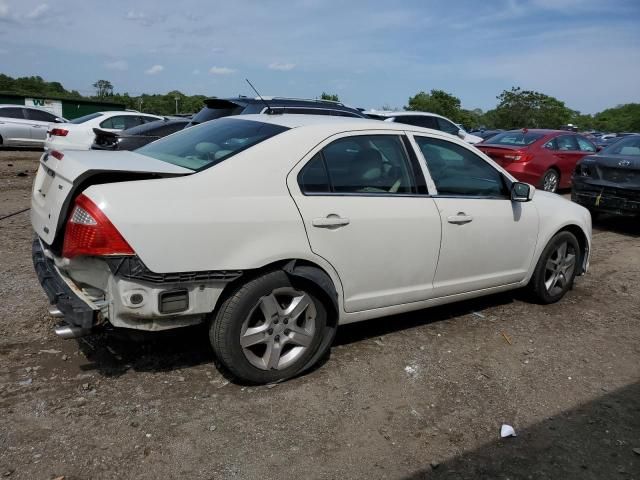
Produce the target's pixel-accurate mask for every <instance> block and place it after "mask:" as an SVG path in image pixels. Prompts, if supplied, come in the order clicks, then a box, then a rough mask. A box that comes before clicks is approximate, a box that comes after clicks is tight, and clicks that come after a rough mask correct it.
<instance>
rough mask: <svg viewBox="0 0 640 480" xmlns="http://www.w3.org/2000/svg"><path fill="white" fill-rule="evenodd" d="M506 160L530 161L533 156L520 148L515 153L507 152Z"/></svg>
mask: <svg viewBox="0 0 640 480" xmlns="http://www.w3.org/2000/svg"><path fill="white" fill-rule="evenodd" d="M504 158H505V160H511V161H512V162H528V161H529V160H531V158H532V156H531V155H530V154H528V153H527V152H526V151H524V150H518V151H516V152H513V153H507V154H505V156H504Z"/></svg>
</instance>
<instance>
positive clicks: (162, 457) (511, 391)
mask: <svg viewBox="0 0 640 480" xmlns="http://www.w3.org/2000/svg"><path fill="white" fill-rule="evenodd" d="M38 155H39V154H38V153H37V152H22V151H2V152H0V199H1V202H0V217H1V216H3V215H6V214H8V213H11V212H14V211H17V210H20V209H22V208H26V207H28V197H29V189H30V186H31V182H32V180H33V172H34V170H35V168H36V166H37V158H38ZM21 173H26V176H18V174H21ZM31 235H32V233H31V229H30V226H29V218H28V213H21V214H18V215H15V216H13V217H11V218H7V219H4V220H1V221H0V238H1V239H2V243H1V244H0V255H1V258H2V261H1V262H0V296H1V298H2V299H3V302H2V304H0V478H9V479H30V480H31V479H53V478H57V477H61V476H64V478H65V479H66V480H69V479H88V478H92V479H113V478H136V479H157V478H189V479H192V478H193V479H228V478H229V479H231V478H234V479H271V478H282V477H284V476H287V477H291V478H322V479H338V478H340V479H352V478H353V479H355V478H371V479H378V478H381V479H382V478H386V479H422V478H446V479H454V478H455V479H466V478H468V479H478V478H487V479H494V478H505V479H506V478H510V479H514V478H533V479H541V478H550V479H581V480H582V479H609V478H614V479H618V478H619V479H640V342H639V339H640V327H639V321H640V308H639V307H640V295H639V294H638V285H639V284H640V239H639V236H640V224H639V223H638V220H630V219H606V218H605V219H603V220H602V221H601V222H600V223H598V224H596V225H595V231H594V243H593V257H592V265H591V271H590V273H589V274H588V275H587V276H586V277H584V278H581V279H579V280H578V281H577V282H576V286H575V288H574V290H573V291H572V292H570V293H569V294H568V295H567V297H566V298H565V299H563V300H562V301H561V302H560V303H558V304H555V305H550V306H539V305H532V304H529V303H527V302H525V301H523V300H521V299H520V298H519V295H518V294H517V293H516V294H508V295H498V296H492V297H488V298H484V299H480V300H476V301H472V302H464V303H460V304H456V305H452V306H447V307H439V308H433V309H430V310H423V311H420V312H416V313H412V314H408V315H400V316H395V317H388V318H385V319H380V320H374V321H370V322H365V323H361V324H355V325H349V326H345V327H343V328H341V330H340V331H339V334H338V338H337V342H336V345H335V346H334V347H333V349H332V352H331V356H330V358H329V359H328V360H327V361H326V362H325V363H324V364H323V365H321V366H320V367H319V368H317V369H315V370H314V371H312V372H310V373H308V374H307V375H305V376H303V377H301V378H297V379H294V380H291V381H289V382H287V383H285V384H280V385H278V386H276V387H273V388H268V387H258V388H256V387H242V386H237V385H234V384H230V383H228V381H227V380H226V379H225V378H224V377H223V376H222V375H220V374H219V373H218V371H217V370H216V368H215V366H214V364H213V356H212V353H211V351H210V348H209V346H208V344H207V342H206V336H205V335H203V331H202V330H201V329H190V330H183V331H176V332H170V333H165V334H156V335H144V336H141V338H139V339H137V341H132V340H131V339H125V338H122V337H120V336H114V335H113V334H111V335H107V334H102V335H99V336H93V337H89V338H86V339H81V340H79V341H74V340H67V341H65V340H61V339H59V338H57V337H56V336H55V335H54V334H53V331H52V326H53V325H54V321H53V319H51V318H50V317H49V316H48V315H47V301H46V297H45V295H44V293H43V292H42V291H41V289H40V286H39V285H38V282H37V279H36V277H35V275H34V273H33V269H32V265H31V258H30V257H31V253H30V247H31V242H30V240H31ZM503 423H507V424H510V425H513V426H514V428H515V430H516V432H517V434H518V436H517V437H515V438H507V439H500V438H499V431H500V426H501V424H503ZM634 449H635V451H634Z"/></svg>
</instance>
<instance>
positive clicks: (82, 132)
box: [44, 111, 164, 150]
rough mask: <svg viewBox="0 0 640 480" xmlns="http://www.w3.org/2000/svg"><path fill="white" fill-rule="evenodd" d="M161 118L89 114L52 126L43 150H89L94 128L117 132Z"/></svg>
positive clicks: (115, 112)
mask: <svg viewBox="0 0 640 480" xmlns="http://www.w3.org/2000/svg"><path fill="white" fill-rule="evenodd" d="M163 118H164V117H159V116H158V115H150V114H148V113H139V112H126V111H112V112H96V113H90V114H89V115H85V116H84V117H79V118H76V119H74V120H71V121H70V122H69V123H59V124H56V125H53V126H52V128H50V129H49V131H48V132H47V138H46V140H45V144H44V148H45V150H89V149H91V145H92V144H93V140H94V138H95V133H94V131H93V129H94V128H99V129H101V130H105V131H108V132H119V131H120V130H126V129H128V128H133V127H137V126H138V125H142V124H143V123H149V122H155V121H157V120H162V119H163Z"/></svg>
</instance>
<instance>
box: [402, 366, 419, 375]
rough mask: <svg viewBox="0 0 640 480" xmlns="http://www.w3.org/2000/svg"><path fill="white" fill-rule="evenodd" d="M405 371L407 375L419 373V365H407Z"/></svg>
mask: <svg viewBox="0 0 640 480" xmlns="http://www.w3.org/2000/svg"><path fill="white" fill-rule="evenodd" d="M404 371H405V372H407V375H411V376H412V377H414V376H416V375H417V374H418V367H416V366H415V365H407V366H406V367H404Z"/></svg>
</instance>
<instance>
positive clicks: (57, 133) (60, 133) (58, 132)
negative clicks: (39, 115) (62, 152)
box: [49, 128, 69, 137]
mask: <svg viewBox="0 0 640 480" xmlns="http://www.w3.org/2000/svg"><path fill="white" fill-rule="evenodd" d="M68 133H69V130H65V129H64V128H52V129H51V130H49V135H51V136H52V137H66V136H67V134H68Z"/></svg>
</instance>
